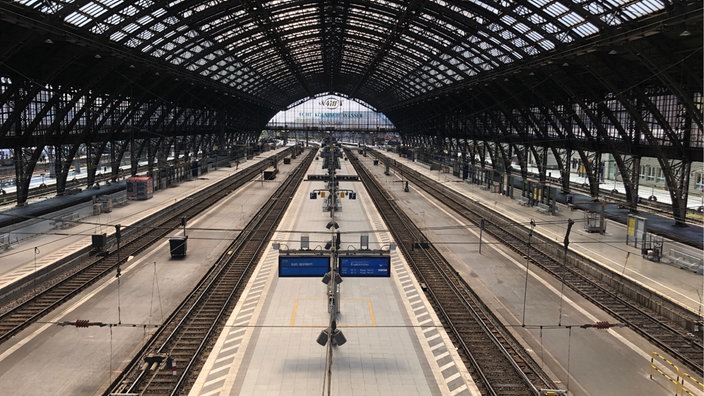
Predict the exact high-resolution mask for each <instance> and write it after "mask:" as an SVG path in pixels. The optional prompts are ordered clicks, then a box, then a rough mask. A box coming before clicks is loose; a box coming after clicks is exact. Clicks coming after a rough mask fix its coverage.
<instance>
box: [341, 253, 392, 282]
mask: <svg viewBox="0 0 704 396" xmlns="http://www.w3.org/2000/svg"><path fill="white" fill-rule="evenodd" d="M339 268H340V275H341V276H342V277H343V278H344V277H346V276H349V277H390V276H391V257H390V256H357V255H354V256H340V257H339Z"/></svg>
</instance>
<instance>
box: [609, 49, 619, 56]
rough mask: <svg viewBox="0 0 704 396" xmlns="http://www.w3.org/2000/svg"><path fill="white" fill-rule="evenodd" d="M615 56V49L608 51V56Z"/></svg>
mask: <svg viewBox="0 0 704 396" xmlns="http://www.w3.org/2000/svg"><path fill="white" fill-rule="evenodd" d="M616 54H618V52H617V51H616V50H615V49H612V50H611V51H609V55H616Z"/></svg>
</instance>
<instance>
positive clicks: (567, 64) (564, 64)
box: [562, 62, 570, 67]
mask: <svg viewBox="0 0 704 396" xmlns="http://www.w3.org/2000/svg"><path fill="white" fill-rule="evenodd" d="M569 65H570V64H569V63H567V62H565V63H563V64H562V67H567V66H569Z"/></svg>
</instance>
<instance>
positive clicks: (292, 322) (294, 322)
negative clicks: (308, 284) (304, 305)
mask: <svg viewBox="0 0 704 396" xmlns="http://www.w3.org/2000/svg"><path fill="white" fill-rule="evenodd" d="M297 310H298V299H297V298H296V299H294V300H293V312H292V313H291V327H293V326H295V325H296V311H297Z"/></svg>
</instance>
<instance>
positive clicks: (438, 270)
mask: <svg viewBox="0 0 704 396" xmlns="http://www.w3.org/2000/svg"><path fill="white" fill-rule="evenodd" d="M347 157H348V158H349V159H350V162H351V164H352V165H353V166H354V167H355V169H356V171H357V173H358V174H359V176H360V179H361V180H362V182H363V183H364V185H365V187H366V189H367V191H368V192H369V194H370V196H371V197H372V200H373V201H374V203H375V205H376V207H377V209H378V210H379V212H380V214H381V215H382V217H383V218H384V221H385V222H386V224H387V226H388V228H389V230H390V231H391V233H392V234H393V237H394V239H395V240H396V243H397V244H398V246H399V249H401V251H402V252H403V254H404V257H405V258H406V259H407V260H408V262H409V264H410V265H411V268H412V269H413V271H414V273H415V275H416V277H417V278H418V280H419V282H422V284H423V285H424V287H425V291H426V294H427V295H428V297H429V299H430V300H431V302H432V303H433V305H434V306H435V309H436V312H437V313H438V316H439V317H440V318H441V320H442V321H443V324H444V325H445V327H446V328H447V329H448V331H449V333H450V337H451V338H453V342H454V343H455V346H456V347H458V352H459V353H460V356H462V359H463V360H464V363H465V364H466V365H467V367H468V368H469V370H470V372H471V373H472V376H473V378H474V380H475V382H476V383H477V386H478V387H479V389H480V390H481V392H482V394H483V395H516V396H518V395H538V394H539V390H540V389H555V388H556V386H555V384H554V383H553V382H552V380H551V379H550V378H549V376H548V375H547V374H546V373H545V372H544V371H543V370H542V369H541V368H540V366H539V365H538V364H537V363H536V362H535V361H534V360H533V359H532V358H531V357H530V355H529V354H528V352H527V351H526V350H525V349H524V348H523V347H522V346H521V345H520V343H519V342H518V341H517V340H516V339H515V338H514V337H513V336H512V335H511V334H510V332H509V331H508V330H507V329H506V328H505V327H504V326H503V325H502V324H501V322H500V320H499V319H498V318H496V317H495V316H494V314H493V313H492V312H491V310H490V309H489V308H488V307H487V306H486V305H485V304H484V303H483V302H482V301H481V299H480V298H479V297H478V296H477V295H476V294H475V293H474V292H473V291H472V290H471V289H470V288H469V286H468V285H467V284H466V283H465V282H464V280H463V279H462V278H461V277H459V276H458V275H457V272H456V271H455V270H454V269H453V268H452V267H451V266H450V264H449V263H448V262H447V261H446V260H445V259H444V258H443V257H442V255H441V254H440V252H439V251H438V250H437V249H435V247H434V246H433V245H432V244H431V243H427V242H426V241H427V239H426V238H425V236H424V235H423V233H422V232H421V231H420V230H419V229H418V228H417V227H416V226H415V225H414V224H413V222H412V221H411V220H410V218H408V216H407V215H406V214H405V213H403V211H402V210H401V209H400V208H399V207H398V206H397V205H396V204H395V202H394V200H393V198H392V197H391V196H389V195H388V193H386V192H384V190H383V189H382V188H381V187H380V186H379V184H378V182H377V181H376V180H375V179H374V178H373V177H372V176H371V175H370V174H369V173H368V172H367V171H366V169H365V168H364V167H363V166H361V164H360V162H359V160H358V159H357V157H356V156H355V155H354V154H352V153H351V152H350V151H349V150H348V151H347Z"/></svg>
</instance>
